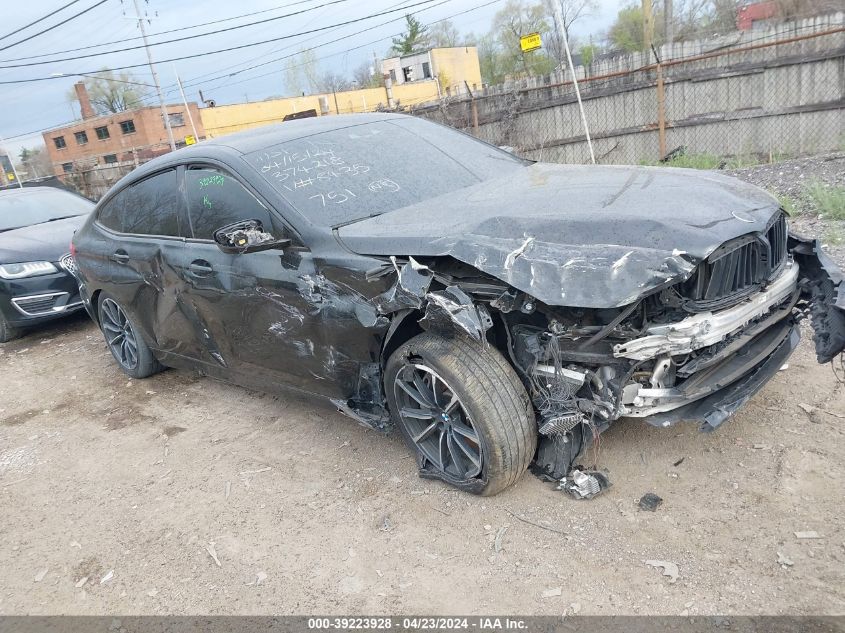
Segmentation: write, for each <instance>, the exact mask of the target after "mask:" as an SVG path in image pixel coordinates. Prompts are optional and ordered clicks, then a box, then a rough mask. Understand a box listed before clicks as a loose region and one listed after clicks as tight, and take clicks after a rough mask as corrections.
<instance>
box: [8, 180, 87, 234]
mask: <svg viewBox="0 0 845 633" xmlns="http://www.w3.org/2000/svg"><path fill="white" fill-rule="evenodd" d="M93 208H94V204H93V203H92V202H89V201H88V200H86V199H85V198H82V197H80V196H77V195H75V194H72V193H70V192H67V191H62V190H60V189H32V190H26V189H23V190H22V191H20V192H18V191H9V192H7V193H5V194H0V231H9V230H11V229H19V228H21V227H24V226H32V225H33V224H42V223H44V222H51V221H53V220H60V219H62V218H68V217H73V216H76V215H85V214H87V213H90V212H91V209H93Z"/></svg>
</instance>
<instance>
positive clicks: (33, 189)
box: [0, 187, 74, 198]
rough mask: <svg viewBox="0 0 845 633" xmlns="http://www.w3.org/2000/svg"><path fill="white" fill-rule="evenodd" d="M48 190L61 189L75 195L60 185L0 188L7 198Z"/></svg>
mask: <svg viewBox="0 0 845 633" xmlns="http://www.w3.org/2000/svg"><path fill="white" fill-rule="evenodd" d="M47 191H61V192H62V193H66V194H69V195H74V194H73V193H71V192H70V191H66V190H64V189H59V188H58V187H23V188H21V187H16V188H14V189H3V190H0V196H3V197H5V198H9V197H12V196H25V195H27V194H33V193H45V192H47Z"/></svg>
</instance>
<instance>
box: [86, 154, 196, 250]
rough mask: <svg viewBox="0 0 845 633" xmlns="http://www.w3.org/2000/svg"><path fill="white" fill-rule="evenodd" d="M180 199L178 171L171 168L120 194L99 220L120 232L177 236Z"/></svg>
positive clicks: (103, 209) (102, 212)
mask: <svg viewBox="0 0 845 633" xmlns="http://www.w3.org/2000/svg"><path fill="white" fill-rule="evenodd" d="M180 196H181V194H180V192H179V189H178V182H177V178H176V170H175V169H171V170H168V171H165V172H162V173H160V174H156V175H155V176H151V177H150V178H147V179H146V180H142V181H141V182H139V183H137V184H134V185H132V186H130V187H128V188H126V189H124V190H123V191H121V192H120V193H118V194H117V195H116V196H115V197H114V198H112V199H111V200H110V201H109V202H108V203H107V204H106V205H105V206H104V207H103V208H102V209H101V210H100V213H99V216H98V217H97V220H98V221H99V222H100V224H102V225H103V226H105V227H106V228H108V229H111V230H113V231H118V232H120V233H132V234H136V235H165V236H174V237H178V236H179V235H180V227H179V200H180Z"/></svg>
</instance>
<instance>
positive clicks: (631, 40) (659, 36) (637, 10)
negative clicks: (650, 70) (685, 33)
mask: <svg viewBox="0 0 845 633" xmlns="http://www.w3.org/2000/svg"><path fill="white" fill-rule="evenodd" d="M607 39H608V41H609V43H610V46H611V47H612V48H614V49H616V50H621V51H626V52H629V53H630V52H633V51H641V50H643V48H645V34H644V33H643V10H642V8H641V7H640V5H634V4H632V5H628V6H627V7H624V8H622V9H621V10H620V11H619V13H618V14H617V15H616V21H615V22H614V23H613V24H612V25H611V27H610V30H609V31H608V33H607ZM676 39H677V38H676ZM662 42H663V12H662V11H658V12H656V13H655V17H654V42H653V43H654V44H655V45H657V44H660V43H662Z"/></svg>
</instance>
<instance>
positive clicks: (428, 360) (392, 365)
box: [384, 333, 537, 495]
mask: <svg viewBox="0 0 845 633" xmlns="http://www.w3.org/2000/svg"><path fill="white" fill-rule="evenodd" d="M384 387H385V393H386V394H387V400H388V405H389V407H390V411H391V415H392V416H393V419H394V422H395V423H396V425H397V426H399V428H400V430H401V431H402V435H403V436H404V437H405V440H406V441H407V442H408V445H409V446H410V447H411V449H412V450H413V451H415V452H416V454H417V460H418V464H419V467H420V475H421V476H423V477H430V478H435V479H441V480H443V481H445V482H447V483H449V484H451V485H453V486H456V487H458V488H460V489H462V490H465V491H467V492H471V493H473V494H478V495H494V494H496V493H498V492H501V491H502V490H504V489H505V488H507V487H509V486H511V485H513V484H514V483H515V482H516V481H517V480H518V479H519V478H520V477H521V476H522V474H523V473H524V472H525V470H526V469H527V468H528V464H529V463H530V462H531V459H532V458H533V457H534V452H535V450H536V448H537V423H536V421H535V419H534V409H533V407H532V406H531V401H530V399H529V398H528V394H527V393H526V391H525V388H524V387H523V386H522V383H521V382H520V381H519V378H518V377H517V375H516V373H515V372H514V371H513V369H512V368H511V366H510V365H508V363H507V362H506V361H505V359H504V358H503V357H502V355H501V354H500V353H499V352H498V351H497V350H495V349H493V348H492V347H484V346H482V345H480V344H478V343H475V342H473V341H470V340H468V339H465V338H463V337H456V338H452V339H446V338H443V337H441V336H437V335H435V334H432V333H423V334H420V335H418V336H416V337H414V338H413V339H411V340H409V341H408V342H406V343H404V344H403V345H401V346H400V347H399V348H398V349H397V350H396V351H395V352H394V353H393V354H392V355H391V356H390V358H389V359H388V361H387V366H386V368H385V384H384Z"/></svg>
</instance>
